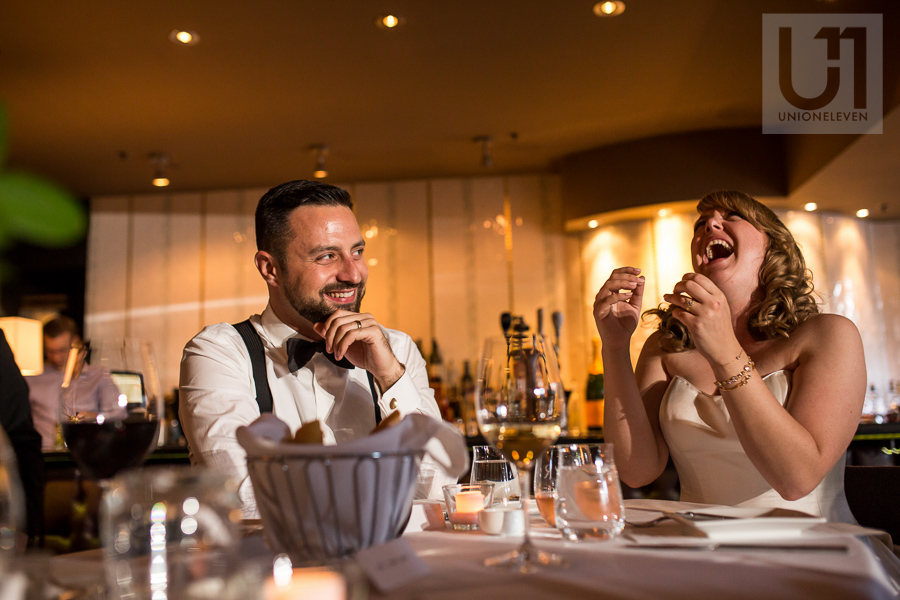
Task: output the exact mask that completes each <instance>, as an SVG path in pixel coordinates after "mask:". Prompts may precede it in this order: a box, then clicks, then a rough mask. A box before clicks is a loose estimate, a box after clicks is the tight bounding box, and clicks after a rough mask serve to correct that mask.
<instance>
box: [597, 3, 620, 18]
mask: <svg viewBox="0 0 900 600" xmlns="http://www.w3.org/2000/svg"><path fill="white" fill-rule="evenodd" d="M623 12H625V3H624V2H622V0H607V1H606V2H598V3H597V4H595V5H594V14H595V15H597V16H598V17H618V16H619V15H621V14H622V13H623Z"/></svg>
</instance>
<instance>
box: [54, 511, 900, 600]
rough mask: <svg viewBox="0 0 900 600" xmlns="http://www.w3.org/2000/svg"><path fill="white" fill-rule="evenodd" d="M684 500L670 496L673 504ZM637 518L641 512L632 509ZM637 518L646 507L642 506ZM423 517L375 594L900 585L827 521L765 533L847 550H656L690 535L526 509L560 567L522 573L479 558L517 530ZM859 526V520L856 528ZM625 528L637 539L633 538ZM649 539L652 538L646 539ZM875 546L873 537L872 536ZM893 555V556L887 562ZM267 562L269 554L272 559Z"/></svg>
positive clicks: (502, 547) (814, 594) (883, 595)
mask: <svg viewBox="0 0 900 600" xmlns="http://www.w3.org/2000/svg"><path fill="white" fill-rule="evenodd" d="M685 506H687V505H682V504H680V503H670V504H669V505H667V507H668V508H670V509H672V510H678V509H681V508H684V507H685ZM628 514H629V516H633V517H634V520H637V519H638V515H637V514H636V513H634V511H633V510H631V509H629V511H628ZM643 516H644V519H646V518H648V516H649V515H647V514H644V515H643ZM423 522H424V519H423V518H421V515H419V518H416V517H415V515H414V518H413V519H412V520H411V523H410V525H411V526H410V528H409V529H408V530H407V532H406V533H405V534H404V535H403V538H402V539H403V540H405V542H406V543H408V544H409V545H410V546H411V547H412V548H413V549H414V550H415V552H416V554H417V556H418V557H419V558H420V559H421V560H422V561H424V563H425V564H426V565H427V567H428V569H429V571H430V573H429V574H428V575H425V576H424V577H421V578H418V579H416V580H414V581H412V582H410V583H407V584H405V585H403V586H400V587H397V588H395V589H392V590H390V591H389V592H386V593H383V594H379V593H378V592H377V591H376V590H374V589H373V590H372V591H371V597H372V598H373V600H374V599H381V598H390V599H391V600H503V599H510V600H529V599H531V598H534V599H539V600H555V599H560V600H562V599H565V600H578V599H582V598H584V599H595V598H603V599H628V600H631V599H648V600H649V599H653V600H656V599H660V598H665V599H667V600H678V599H682V598H683V599H685V600H688V599H690V600H695V599H707V598H711V599H718V598H727V599H729V600H731V599H736V600H740V599H744V598H746V599H760V598H765V599H778V598H784V599H791V600H796V599H804V598H809V599H815V600H822V599H830V598H834V599H841V600H845V599H855V598H865V599H876V600H880V599H888V598H897V597H898V592H897V588H896V587H895V586H894V584H893V583H892V581H891V578H890V577H889V576H888V575H887V573H886V571H885V567H884V566H883V565H882V562H880V561H879V558H878V557H877V556H876V554H878V548H877V547H876V551H873V549H872V548H873V544H872V542H871V541H869V540H868V539H867V538H865V537H858V536H855V535H853V534H852V532H853V530H850V531H851V533H847V532H841V527H833V526H830V525H825V526H824V527H822V528H818V529H820V530H819V531H814V532H812V533H810V534H809V535H803V536H800V537H797V538H791V539H781V540H771V541H769V542H767V543H772V544H792V545H796V544H800V543H811V544H817V545H818V544H840V545H844V546H846V548H847V551H846V552H832V551H813V552H805V551H795V550H791V551H788V550H778V549H777V548H772V549H771V550H762V551H760V550H749V551H733V550H688V549H684V550H682V549H675V550H660V549H646V548H641V547H640V545H639V544H635V543H634V540H636V539H640V540H643V541H644V542H646V541H647V540H648V539H649V536H651V535H653V533H654V532H657V533H659V534H660V536H661V537H659V538H658V539H659V540H660V541H662V542H666V543H690V539H687V538H683V537H682V538H679V537H672V534H673V532H675V531H676V530H675V526H673V525H671V524H669V525H668V526H666V525H661V526H660V527H658V528H654V529H652V530H650V529H631V528H627V529H626V535H623V536H620V537H619V538H617V539H615V540H613V541H607V542H600V541H587V542H578V543H571V542H564V541H562V539H561V537H560V535H559V534H558V533H557V532H556V531H555V530H553V529H551V528H550V527H547V526H546V525H544V524H543V521H542V520H541V519H540V517H539V516H537V514H536V513H534V514H533V518H532V519H531V521H530V522H531V523H532V524H533V538H534V541H535V543H536V545H537V546H538V547H539V548H541V549H543V550H546V551H552V552H556V553H559V554H561V555H563V556H564V557H565V558H566V559H567V560H568V562H569V567H568V568H567V569H548V568H547V569H543V570H541V571H540V572H539V573H536V574H530V575H521V574H519V573H514V572H509V571H507V570H504V569H501V568H488V567H484V566H483V565H482V561H483V560H484V559H485V558H488V557H491V556H496V555H499V554H502V553H503V552H506V551H508V550H511V549H513V548H515V547H516V546H517V545H518V544H519V542H520V538H518V537H497V536H489V535H486V534H484V533H482V532H479V531H474V532H457V531H452V530H449V529H446V530H440V531H412V529H417V528H419V527H420V526H421V524H422V523H423ZM860 531H861V528H860ZM632 534H634V535H637V536H640V538H637V537H632ZM650 541H653V540H650ZM245 546H247V548H245V549H244V551H245V553H244V555H245V557H246V558H247V559H248V560H253V561H259V562H261V563H262V562H265V561H267V560H271V559H270V558H269V557H267V556H263V555H264V554H266V553H267V551H266V550H265V549H264V547H263V546H262V542H261V540H260V539H259V537H258V536H256V537H253V538H248V540H247V543H246V544H245ZM875 546H877V544H875ZM882 554H886V558H885V559H884V560H885V562H886V563H888V564H887V567H888V569H893V570H894V577H895V578H897V573H898V572H900V570H898V569H897V565H898V564H900V563H898V562H897V558H896V557H895V556H893V555H892V554H890V552H889V551H887V550H884V551H883V552H882ZM100 560H101V554H100V552H99V551H90V552H82V553H75V554H69V555H62V556H58V557H55V558H53V559H52V560H51V564H50V569H49V570H50V573H49V575H50V580H52V581H54V582H57V583H63V584H69V585H70V586H73V587H88V586H89V585H90V584H91V583H97V582H99V580H100V578H101V565H100ZM891 561H893V562H891ZM269 564H271V563H269Z"/></svg>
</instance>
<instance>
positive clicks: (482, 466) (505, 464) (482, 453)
mask: <svg viewBox="0 0 900 600" xmlns="http://www.w3.org/2000/svg"><path fill="white" fill-rule="evenodd" d="M469 483H493V484H494V504H502V505H507V504H509V502H510V501H511V500H512V501H517V500H519V476H518V471H517V470H516V467H515V466H514V465H513V464H512V463H511V462H509V461H508V460H506V459H505V458H504V457H503V455H502V454H500V453H499V452H497V451H496V450H494V449H493V448H491V447H490V446H475V447H473V448H472V471H471V473H470V475H469Z"/></svg>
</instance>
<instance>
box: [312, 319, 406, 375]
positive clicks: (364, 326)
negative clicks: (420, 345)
mask: <svg viewBox="0 0 900 600" xmlns="http://www.w3.org/2000/svg"><path fill="white" fill-rule="evenodd" d="M313 329H315V330H316V333H318V334H319V335H321V336H322V338H323V339H324V340H325V349H326V350H327V351H328V352H331V353H333V354H334V357H335V358H336V359H338V360H340V359H341V358H346V359H347V360H349V361H350V362H351V363H353V364H354V365H355V366H357V367H359V368H360V369H365V370H366V371H368V372H369V373H371V374H372V376H373V377H374V378H375V382H376V383H377V384H378V387H379V388H380V389H381V391H382V392H385V391H387V390H388V389H389V388H390V387H391V386H392V385H394V384H395V383H397V380H398V379H400V377H402V376H403V374H404V373H405V372H406V367H404V366H403V365H402V364H400V361H398V360H397V357H396V356H394V352H393V350H391V345H390V343H389V342H388V340H387V338H386V337H385V336H384V332H383V331H382V330H381V327H380V326H379V325H378V321H376V320H375V317H373V316H372V315H370V314H369V313H355V312H350V311H346V310H338V311H335V312H334V313H333V314H332V315H331V316H330V317H328V319H327V320H326V321H325V322H324V323H316V324H314V325H313Z"/></svg>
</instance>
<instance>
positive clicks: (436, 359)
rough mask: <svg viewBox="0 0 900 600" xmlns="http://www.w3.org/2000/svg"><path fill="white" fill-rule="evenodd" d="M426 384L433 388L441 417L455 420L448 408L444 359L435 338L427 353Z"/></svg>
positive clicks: (450, 420) (451, 420)
mask: <svg viewBox="0 0 900 600" xmlns="http://www.w3.org/2000/svg"><path fill="white" fill-rule="evenodd" d="M428 385H429V386H430V387H431V389H433V390H434V399H435V401H436V402H437V405H438V408H439V409H440V410H441V417H442V418H443V419H444V420H445V421H449V422H451V423H453V422H455V420H456V415H454V414H453V411H452V410H451V408H450V399H449V398H448V397H447V390H446V388H445V387H444V359H443V357H442V356H441V350H440V348H438V343H437V340H435V339H432V340H431V354H429V355H428Z"/></svg>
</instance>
